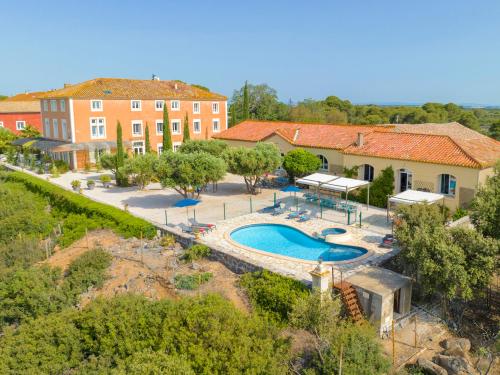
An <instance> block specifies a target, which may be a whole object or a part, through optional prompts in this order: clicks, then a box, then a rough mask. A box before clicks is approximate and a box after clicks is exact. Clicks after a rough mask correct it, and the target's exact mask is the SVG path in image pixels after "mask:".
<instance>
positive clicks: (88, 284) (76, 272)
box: [64, 249, 112, 300]
mask: <svg viewBox="0 0 500 375" xmlns="http://www.w3.org/2000/svg"><path fill="white" fill-rule="evenodd" d="M111 260H112V256H111V255H110V254H109V253H107V252H106V251H104V250H102V249H93V250H89V251H87V252H85V253H84V254H82V255H81V256H79V257H78V258H77V259H75V260H74V261H73V262H71V264H70V265H69V267H68V270H67V271H66V274H65V278H64V289H65V291H66V292H67V293H68V297H70V298H72V299H73V300H76V298H77V297H78V295H80V294H81V293H83V292H86V291H87V290H88V289H89V288H100V287H102V285H103V284H104V281H105V280H106V269H107V268H108V267H109V265H110V264H111Z"/></svg>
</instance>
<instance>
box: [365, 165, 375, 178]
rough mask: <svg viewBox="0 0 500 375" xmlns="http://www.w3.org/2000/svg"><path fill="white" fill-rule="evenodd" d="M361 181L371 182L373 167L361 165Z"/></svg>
mask: <svg viewBox="0 0 500 375" xmlns="http://www.w3.org/2000/svg"><path fill="white" fill-rule="evenodd" d="M363 180H365V181H370V182H371V181H373V167H372V166H371V165H370V164H365V165H363Z"/></svg>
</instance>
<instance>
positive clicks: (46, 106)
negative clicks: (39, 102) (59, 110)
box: [43, 100, 49, 112]
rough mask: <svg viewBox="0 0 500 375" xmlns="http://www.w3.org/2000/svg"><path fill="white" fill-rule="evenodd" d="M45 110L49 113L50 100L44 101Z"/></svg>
mask: <svg viewBox="0 0 500 375" xmlns="http://www.w3.org/2000/svg"><path fill="white" fill-rule="evenodd" d="M43 110H44V111H45V112H48V111H49V101H48V100H44V101H43Z"/></svg>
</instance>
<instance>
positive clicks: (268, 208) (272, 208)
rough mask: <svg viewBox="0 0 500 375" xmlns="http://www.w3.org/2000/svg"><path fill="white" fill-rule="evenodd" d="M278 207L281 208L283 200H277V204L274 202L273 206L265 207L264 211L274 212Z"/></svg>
mask: <svg viewBox="0 0 500 375" xmlns="http://www.w3.org/2000/svg"><path fill="white" fill-rule="evenodd" d="M277 208H281V202H280V201H277V202H276V203H275V204H273V205H272V206H267V207H264V208H263V209H262V212H272V211H274V210H275V209H277Z"/></svg>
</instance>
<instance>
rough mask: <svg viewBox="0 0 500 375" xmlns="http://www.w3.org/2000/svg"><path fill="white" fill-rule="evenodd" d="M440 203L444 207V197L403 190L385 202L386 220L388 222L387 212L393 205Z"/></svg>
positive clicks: (424, 192)
mask: <svg viewBox="0 0 500 375" xmlns="http://www.w3.org/2000/svg"><path fill="white" fill-rule="evenodd" d="M440 201H442V202H443V205H444V195H443V194H438V193H429V192H427V191H420V190H405V191H402V192H401V193H398V194H396V195H393V196H391V197H389V199H388V202H387V220H389V210H390V208H391V203H393V204H434V203H438V202H440Z"/></svg>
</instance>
